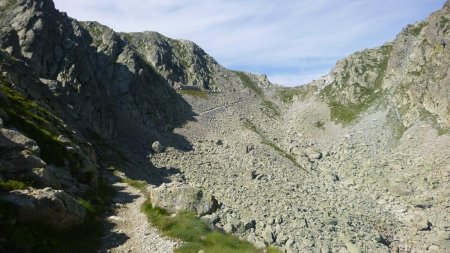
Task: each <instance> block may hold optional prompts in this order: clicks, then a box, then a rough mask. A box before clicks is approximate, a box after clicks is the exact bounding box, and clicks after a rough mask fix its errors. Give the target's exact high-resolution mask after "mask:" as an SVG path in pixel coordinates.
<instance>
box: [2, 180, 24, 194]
mask: <svg viewBox="0 0 450 253" xmlns="http://www.w3.org/2000/svg"><path fill="white" fill-rule="evenodd" d="M27 187H28V185H27V184H26V183H25V182H22V181H16V180H8V181H3V182H0V191H13V190H23V189H25V188H27Z"/></svg>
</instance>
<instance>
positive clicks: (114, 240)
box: [99, 182, 176, 253]
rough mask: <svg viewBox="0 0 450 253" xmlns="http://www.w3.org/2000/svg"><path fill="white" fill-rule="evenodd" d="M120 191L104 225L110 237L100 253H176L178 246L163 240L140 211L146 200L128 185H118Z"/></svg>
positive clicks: (117, 189)
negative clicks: (174, 251)
mask: <svg viewBox="0 0 450 253" xmlns="http://www.w3.org/2000/svg"><path fill="white" fill-rule="evenodd" d="M113 186H114V188H115V189H116V191H117V194H116V196H115V197H114V199H113V211H112V213H109V214H108V215H107V217H106V221H105V223H106V224H105V229H106V231H107V233H106V234H105V236H103V238H102V240H103V243H102V244H103V247H102V249H101V250H100V251H99V252H117V253H118V252H138V253H139V252H153V253H169V252H173V249H174V248H175V247H176V242H174V241H173V240H171V239H169V238H166V237H162V236H161V235H159V233H158V231H157V230H156V229H155V228H154V227H152V226H151V225H150V224H149V223H148V221H147V217H146V216H145V215H144V214H143V213H142V212H141V211H140V210H141V205H142V203H144V201H145V200H146V199H145V197H144V196H143V194H142V193H141V192H140V191H139V190H137V189H135V188H133V187H131V186H129V185H128V184H126V183H121V182H115V183H113Z"/></svg>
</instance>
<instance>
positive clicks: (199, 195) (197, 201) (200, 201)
mask: <svg viewBox="0 0 450 253" xmlns="http://www.w3.org/2000/svg"><path fill="white" fill-rule="evenodd" d="M150 196H151V201H152V204H153V205H154V206H157V207H161V208H164V209H166V210H167V211H169V212H171V213H177V212H179V211H194V212H196V213H197V214H198V215H200V216H202V215H206V214H211V213H213V212H215V211H216V210H217V208H218V207H219V204H218V202H217V200H216V199H215V198H214V196H212V195H211V194H209V193H205V192H203V191H202V190H201V189H198V188H197V187H193V186H188V185H185V184H176V183H172V184H163V185H161V186H160V187H158V188H155V189H153V190H152V191H151V192H150Z"/></svg>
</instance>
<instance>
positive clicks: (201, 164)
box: [0, 0, 450, 253]
mask: <svg viewBox="0 0 450 253" xmlns="http://www.w3.org/2000/svg"><path fill="white" fill-rule="evenodd" d="M0 8H1V13H0V49H1V50H0V72H1V74H2V76H1V86H0V87H1V89H0V119H1V121H0V132H1V135H0V149H1V153H0V186H1V189H0V191H1V192H0V199H1V202H0V207H1V211H2V212H1V213H0V222H1V224H9V225H8V228H9V229H16V230H18V228H19V227H20V226H22V225H23V224H30V223H33V224H34V223H35V222H39V224H42V223H44V224H43V225H45V226H48V227H52V228H55V229H66V228H72V227H74V226H77V225H80V224H82V223H83V221H86V219H88V216H89V215H88V211H89V210H88V209H89V206H88V205H86V202H85V201H84V198H86V199H89V195H90V192H91V191H92V190H93V189H95V188H96V185H97V184H100V185H102V183H101V180H99V175H101V174H104V171H105V169H106V168H107V167H110V166H114V167H116V168H120V169H121V170H123V171H124V172H125V174H126V176H127V177H130V178H133V179H141V180H146V181H147V182H148V183H150V184H151V185H152V186H150V187H149V189H150V190H151V195H152V198H154V199H155V204H157V203H159V205H160V206H163V207H165V208H167V209H171V208H172V209H173V210H179V209H180V208H183V209H186V208H187V209H189V208H191V209H193V210H195V211H198V213H199V214H200V215H201V216H202V219H204V220H205V221H207V222H208V223H209V224H210V225H211V226H214V227H215V228H217V229H220V230H224V231H226V232H231V233H235V234H237V235H238V236H240V237H241V238H242V239H245V240H248V241H250V242H252V243H254V244H255V245H257V246H259V247H263V246H264V245H265V244H272V245H275V246H277V247H279V248H280V249H283V250H285V251H286V252H352V253H353V252H447V251H450V234H449V233H450V220H449V217H450V210H449V206H450V203H449V199H450V191H449V187H448V186H449V183H450V167H448V164H449V159H450V149H449V143H450V137H449V135H448V132H447V131H448V129H449V127H450V125H449V124H450V121H449V108H450V107H449V97H450V96H449V89H450V88H449V87H450V86H449V83H450V80H449V79H448V78H449V77H448V76H449V75H448V73H449V67H450V64H449V62H448V59H449V47H448V40H449V31H448V28H449V25H450V24H449V22H448V21H449V20H450V6H449V2H446V4H445V6H444V7H443V9H442V10H440V11H438V12H435V13H433V14H432V15H431V16H430V17H429V18H428V19H427V20H425V21H423V22H420V23H417V24H415V25H411V26H408V27H407V28H405V29H404V30H403V31H402V32H401V33H400V34H399V35H398V37H397V38H396V39H395V40H394V41H392V42H390V43H386V44H385V45H383V46H382V47H380V48H375V49H369V50H364V51H361V52H357V53H355V54H353V55H351V56H349V57H347V58H345V59H343V60H341V61H339V62H338V63H337V64H336V66H335V68H333V70H332V71H331V72H330V74H328V75H327V76H325V77H323V78H321V79H319V80H317V81H314V82H313V83H311V84H308V85H306V86H303V87H297V88H282V87H278V86H276V85H273V84H271V83H270V82H268V80H267V78H266V77H265V76H258V75H253V74H250V73H244V72H238V71H231V70H227V69H225V68H224V67H222V66H220V65H219V64H218V63H217V62H216V61H215V60H214V59H213V58H212V57H210V56H208V55H207V54H206V53H205V52H204V51H203V50H202V49H201V48H199V47H198V46H197V45H195V44H194V43H192V42H188V41H178V40H173V39H170V38H166V37H164V36H162V35H160V34H158V33H154V32H143V33H131V34H126V33H120V34H118V33H115V32H114V31H113V30H111V29H110V28H108V27H106V26H103V25H101V24H99V23H96V22H78V21H76V20H74V19H71V18H69V17H67V15H66V14H65V13H60V12H59V11H58V10H56V9H55V7H54V5H53V3H52V2H51V1H48V0H17V1H9V0H8V1H7V0H0ZM177 88H181V89H177ZM155 140H159V141H160V142H161V146H166V147H167V149H166V150H165V151H164V152H160V151H162V150H163V149H160V148H158V150H156V148H155V150H156V151H158V152H154V151H152V150H151V144H152V143H153V142H154V141H155ZM163 183H164V184H163ZM161 184H163V185H161ZM99 188H100V187H99ZM185 189H189V190H185ZM121 194H126V192H125V191H124V192H121ZM93 200H95V199H93ZM165 200H167V201H165ZM97 201H98V199H97ZM139 201H142V198H139ZM94 202H95V201H94ZM137 205H138V203H137V202H136V203H134V202H132V203H127V205H126V206H130V207H132V208H134V209H123V210H118V211H117V213H119V214H124V215H126V214H128V213H133V214H134V213H135V212H136V207H137ZM171 205H174V206H173V207H172V206H171ZM180 206H182V207H180ZM212 206H214V208H212ZM12 209H14V210H15V212H16V214H13V213H11V210H12ZM199 210H202V211H199ZM205 210H206V211H205ZM123 218H126V217H118V219H116V220H114V222H115V223H117V224H119V223H120V222H119V221H120V219H123ZM130 222H135V223H136V224H138V223H139V220H136V219H133V220H130ZM124 224H125V225H124V226H126V227H127V229H130V228H131V227H133V226H127V225H126V223H124ZM118 226H120V224H119V225H118ZM138 227H139V231H130V233H129V235H130V236H132V234H137V235H139V236H140V237H145V232H144V231H142V228H145V227H146V226H138ZM151 233H152V234H154V230H152V232H151ZM111 234H112V235H111ZM107 235H108V236H109V235H111V238H114V236H115V235H114V231H109V232H108V233H107ZM155 237H156V239H155V241H158V242H160V243H161V245H169V246H168V247H169V249H164V250H163V249H162V250H161V252H167V251H171V250H172V247H173V243H172V242H170V241H166V240H165V239H162V238H159V237H158V236H157V235H155ZM1 238H6V239H7V240H0V250H1V251H8V250H9V251H27V250H28V251H30V250H31V251H32V250H33V244H31V245H25V246H24V245H20V243H18V242H17V241H15V243H14V241H13V240H17V238H11V237H8V235H7V234H6V235H4V234H1V233H0V239H1ZM104 238H106V237H104ZM136 242H139V238H131V239H130V240H129V241H127V242H123V243H124V244H123V245H125V246H126V248H130V247H131V246H130V245H131V244H133V247H135V246H136V245H134V244H135V243H136ZM111 243H112V242H111V241H105V240H104V242H103V244H104V247H103V248H108V247H109V246H111V245H113V246H114V247H116V248H118V249H119V250H120V249H121V247H120V246H118V245H115V244H114V243H112V244H111ZM110 244H111V245H110ZM129 244H130V245H129ZM125 246H124V247H125ZM129 246H130V247H129ZM141 246H142V247H137V248H140V249H147V248H149V247H151V245H148V244H145V245H141ZM30 247H31V248H30ZM111 247H112V246H111ZM111 247H109V248H111ZM135 249H136V247H135Z"/></svg>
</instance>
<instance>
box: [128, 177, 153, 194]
mask: <svg viewBox="0 0 450 253" xmlns="http://www.w3.org/2000/svg"><path fill="white" fill-rule="evenodd" d="M122 182H124V183H127V184H128V185H130V186H131V187H134V188H136V189H138V190H141V191H142V190H145V187H146V186H147V183H146V182H144V181H139V180H134V179H130V178H128V177H124V178H122Z"/></svg>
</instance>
